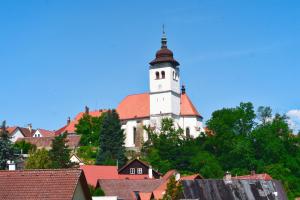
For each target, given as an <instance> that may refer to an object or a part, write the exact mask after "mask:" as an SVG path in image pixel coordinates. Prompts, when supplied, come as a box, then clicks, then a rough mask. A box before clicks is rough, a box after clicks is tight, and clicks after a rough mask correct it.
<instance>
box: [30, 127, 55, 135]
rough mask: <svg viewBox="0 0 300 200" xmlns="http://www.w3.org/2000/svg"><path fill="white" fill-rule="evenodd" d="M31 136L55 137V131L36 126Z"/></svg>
mask: <svg viewBox="0 0 300 200" xmlns="http://www.w3.org/2000/svg"><path fill="white" fill-rule="evenodd" d="M32 137H55V132H54V131H49V130H45V129H41V128H38V129H36V131H35V132H34V134H33V136H32Z"/></svg>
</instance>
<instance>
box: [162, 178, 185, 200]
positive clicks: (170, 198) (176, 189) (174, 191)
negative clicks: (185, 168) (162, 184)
mask: <svg viewBox="0 0 300 200" xmlns="http://www.w3.org/2000/svg"><path fill="white" fill-rule="evenodd" d="M181 193H182V185H181V183H180V182H178V181H176V180H175V176H172V177H171V178H170V179H169V182H168V184H167V190H166V193H165V194H164V196H163V198H162V199H163V200H179V199H180V197H181Z"/></svg>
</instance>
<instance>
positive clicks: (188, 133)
mask: <svg viewBox="0 0 300 200" xmlns="http://www.w3.org/2000/svg"><path fill="white" fill-rule="evenodd" d="M185 135H186V137H187V138H190V137H191V133H190V128H189V127H186V129H185Z"/></svg>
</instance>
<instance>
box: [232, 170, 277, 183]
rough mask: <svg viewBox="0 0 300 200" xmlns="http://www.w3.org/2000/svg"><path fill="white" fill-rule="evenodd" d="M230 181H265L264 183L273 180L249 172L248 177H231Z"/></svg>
mask: <svg viewBox="0 0 300 200" xmlns="http://www.w3.org/2000/svg"><path fill="white" fill-rule="evenodd" d="M232 179H240V180H265V181H270V180H273V178H272V177H271V176H270V175H269V174H267V173H263V174H256V173H255V172H254V171H253V172H251V174H249V175H243V176H235V177H232Z"/></svg>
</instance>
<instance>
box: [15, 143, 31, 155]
mask: <svg viewBox="0 0 300 200" xmlns="http://www.w3.org/2000/svg"><path fill="white" fill-rule="evenodd" d="M14 147H15V149H16V150H17V151H18V152H22V153H23V154H28V153H29V152H34V151H35V150H36V146H35V145H34V144H31V143H28V142H26V141H25V140H21V141H17V142H15V144H14Z"/></svg>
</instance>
